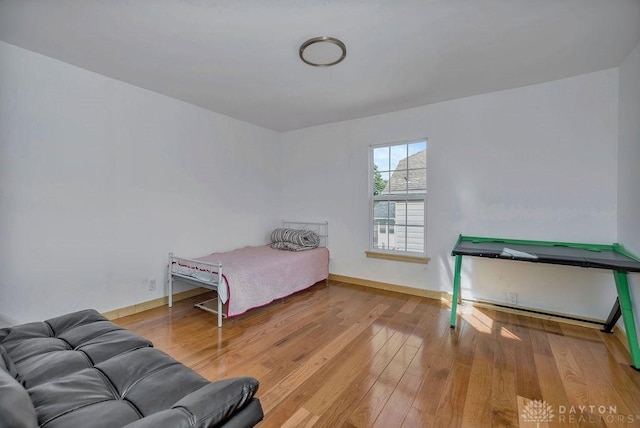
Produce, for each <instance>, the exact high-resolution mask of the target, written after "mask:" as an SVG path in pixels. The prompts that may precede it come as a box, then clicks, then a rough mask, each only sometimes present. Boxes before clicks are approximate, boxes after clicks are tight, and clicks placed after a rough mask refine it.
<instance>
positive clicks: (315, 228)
mask: <svg viewBox="0 0 640 428" xmlns="http://www.w3.org/2000/svg"><path fill="white" fill-rule="evenodd" d="M282 227H283V228H286V229H296V230H311V231H312V232H315V233H317V234H318V236H319V237H320V246H321V247H327V248H328V247H329V222H328V221H325V222H321V223H316V222H310V221H288V220H282Z"/></svg>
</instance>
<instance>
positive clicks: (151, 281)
mask: <svg viewBox="0 0 640 428" xmlns="http://www.w3.org/2000/svg"><path fill="white" fill-rule="evenodd" d="M148 282H149V291H156V280H155V279H153V278H151V279H149V280H148Z"/></svg>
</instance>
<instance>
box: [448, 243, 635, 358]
mask: <svg viewBox="0 0 640 428" xmlns="http://www.w3.org/2000/svg"><path fill="white" fill-rule="evenodd" d="M463 241H467V242H473V243H484V242H491V243H505V244H519V245H537V246H553V247H568V248H578V249H583V250H587V251H595V252H598V251H601V250H610V251H613V252H615V253H618V254H621V255H624V256H625V257H628V258H629V259H631V260H634V261H636V262H640V257H638V256H636V255H635V254H632V253H631V252H630V251H628V250H627V249H625V248H624V247H623V246H622V245H620V244H617V243H614V244H611V245H605V244H585V243H577V242H556V241H534V240H524V239H503V238H488V237H478V236H463V235H460V236H459V237H458V240H457V241H456V244H455V245H454V247H453V250H452V251H451V255H452V256H455V258H456V262H455V271H454V275H453V296H452V299H451V328H455V326H456V320H457V309H458V300H459V299H460V271H461V270H462V256H463V255H462V254H455V253H454V252H455V249H456V247H457V246H458V245H459V244H460V243H461V242H463ZM474 256H476V257H477V256H479V255H474ZM496 258H498V257H496ZM501 259H502V260H510V259H509V258H501ZM516 260H518V261H527V260H522V259H516ZM530 261H531V260H530ZM541 263H545V262H541ZM612 272H613V277H614V280H615V284H616V291H617V293H618V300H619V304H620V309H621V311H622V320H623V323H624V328H625V330H626V336H627V341H628V343H629V352H630V354H631V361H632V367H633V368H634V369H636V370H640V345H639V344H638V333H637V331H636V322H635V317H634V314H633V301H632V300H631V294H630V293H629V281H628V279H627V271H626V270H621V269H613V270H612Z"/></svg>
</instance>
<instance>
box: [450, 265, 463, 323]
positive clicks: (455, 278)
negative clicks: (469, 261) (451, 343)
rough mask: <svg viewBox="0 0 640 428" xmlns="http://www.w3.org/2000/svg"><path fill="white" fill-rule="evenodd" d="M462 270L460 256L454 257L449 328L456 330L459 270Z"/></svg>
mask: <svg viewBox="0 0 640 428" xmlns="http://www.w3.org/2000/svg"><path fill="white" fill-rule="evenodd" d="M461 268H462V256H456V270H455V272H454V274H453V296H451V328H456V311H457V310H458V299H459V298H460V270H461Z"/></svg>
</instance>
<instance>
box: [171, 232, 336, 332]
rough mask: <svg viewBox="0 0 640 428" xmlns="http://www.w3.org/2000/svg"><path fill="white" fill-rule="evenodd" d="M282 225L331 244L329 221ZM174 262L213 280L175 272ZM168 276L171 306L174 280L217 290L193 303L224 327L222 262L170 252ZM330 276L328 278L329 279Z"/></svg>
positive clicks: (321, 244) (322, 243)
mask: <svg viewBox="0 0 640 428" xmlns="http://www.w3.org/2000/svg"><path fill="white" fill-rule="evenodd" d="M282 227H283V228H288V229H297V230H311V231H313V232H315V233H316V234H317V235H318V236H319V237H320V245H319V247H328V244H329V222H326V221H325V222H320V223H319V222H301V221H287V220H282ZM174 263H176V264H178V265H180V266H183V267H185V266H186V267H188V268H189V269H191V270H192V271H193V270H197V271H198V272H202V273H208V274H210V275H211V276H212V278H213V280H212V281H204V280H201V279H198V278H195V277H193V276H190V275H186V274H184V273H179V272H173V271H172V266H173V265H174ZM167 276H168V280H169V307H172V306H173V282H174V280H179V281H184V282H187V283H189V284H192V285H196V286H198V287H204V288H207V289H209V290H212V291H215V292H216V297H215V298H214V299H209V300H205V301H203V302H200V303H196V304H195V305H193V306H194V307H196V308H199V309H202V310H205V311H207V312H211V313H213V314H216V315H217V316H218V327H219V328H220V327H222V318H226V317H227V316H226V315H225V314H224V311H223V303H222V300H221V299H220V296H219V294H218V286H219V284H223V281H224V278H223V276H222V263H207V262H203V261H199V260H193V259H185V258H182V257H175V256H174V255H173V253H169V265H168V267H167ZM328 280H329V278H327V281H328ZM214 300H216V303H217V305H216V306H217V307H216V309H212V308H210V307H208V306H206V304H207V303H209V302H212V301H214Z"/></svg>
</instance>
